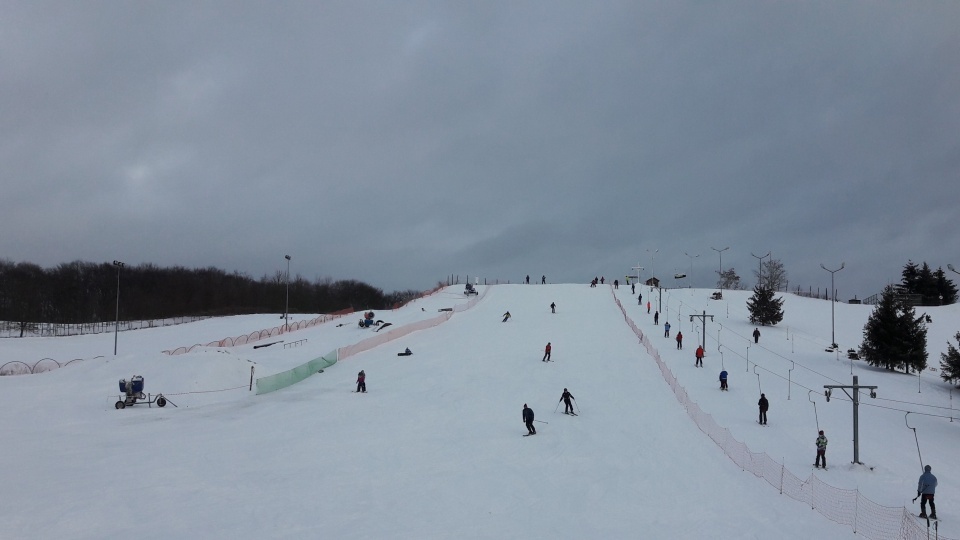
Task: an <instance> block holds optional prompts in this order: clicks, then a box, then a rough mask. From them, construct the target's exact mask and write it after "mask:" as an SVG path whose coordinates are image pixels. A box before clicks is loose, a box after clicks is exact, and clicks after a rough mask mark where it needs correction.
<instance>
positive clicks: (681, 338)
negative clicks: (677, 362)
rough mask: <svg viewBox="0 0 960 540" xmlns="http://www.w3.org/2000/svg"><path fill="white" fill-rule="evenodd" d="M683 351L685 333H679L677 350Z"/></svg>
mask: <svg viewBox="0 0 960 540" xmlns="http://www.w3.org/2000/svg"><path fill="white" fill-rule="evenodd" d="M681 349H683V332H677V350H681Z"/></svg>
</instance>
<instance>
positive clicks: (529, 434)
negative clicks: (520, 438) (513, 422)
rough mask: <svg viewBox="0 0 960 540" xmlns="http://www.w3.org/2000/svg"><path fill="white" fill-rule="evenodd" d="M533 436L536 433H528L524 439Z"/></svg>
mask: <svg viewBox="0 0 960 540" xmlns="http://www.w3.org/2000/svg"><path fill="white" fill-rule="evenodd" d="M531 435H536V433H527V434H526V435H524V437H529V436H531Z"/></svg>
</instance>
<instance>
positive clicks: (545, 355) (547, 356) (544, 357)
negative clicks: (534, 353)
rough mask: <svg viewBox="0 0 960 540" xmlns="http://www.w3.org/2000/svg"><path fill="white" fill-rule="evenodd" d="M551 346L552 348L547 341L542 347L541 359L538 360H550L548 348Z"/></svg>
mask: <svg viewBox="0 0 960 540" xmlns="http://www.w3.org/2000/svg"><path fill="white" fill-rule="evenodd" d="M551 348H552V347H550V342H549V341H548V342H547V346H546V348H544V349H543V360H540V361H541V362H549V361H550V349H551Z"/></svg>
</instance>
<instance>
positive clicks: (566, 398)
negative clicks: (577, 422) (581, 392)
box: [560, 388, 576, 414]
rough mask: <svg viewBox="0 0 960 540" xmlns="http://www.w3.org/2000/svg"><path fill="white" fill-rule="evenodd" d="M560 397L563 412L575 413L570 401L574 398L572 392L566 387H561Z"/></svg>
mask: <svg viewBox="0 0 960 540" xmlns="http://www.w3.org/2000/svg"><path fill="white" fill-rule="evenodd" d="M560 399H561V400H563V414H575V413H574V412H573V403H570V400H571V399H576V398H575V397H573V394H571V393H570V391H569V390H567V389H566V388H564V389H563V394H561V395H560Z"/></svg>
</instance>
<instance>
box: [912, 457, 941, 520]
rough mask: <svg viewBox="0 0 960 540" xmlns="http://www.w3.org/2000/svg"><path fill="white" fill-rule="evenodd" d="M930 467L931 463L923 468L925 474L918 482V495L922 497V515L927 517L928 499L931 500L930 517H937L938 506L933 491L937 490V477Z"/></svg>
mask: <svg viewBox="0 0 960 540" xmlns="http://www.w3.org/2000/svg"><path fill="white" fill-rule="evenodd" d="M930 469H931V467H930V466H929V465H927V466H926V467H924V468H923V474H921V475H920V481H919V482H917V497H920V517H922V518H925V517H927V501H929V502H930V519H937V506H936V505H935V504H933V493H934V492H935V491H936V490H937V477H936V476H934V475H933V473H932V472H930ZM913 500H917V499H916V498H914V499H913Z"/></svg>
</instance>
